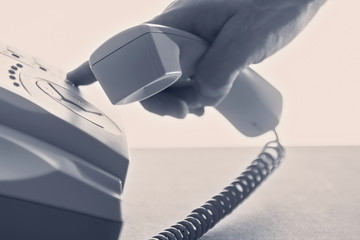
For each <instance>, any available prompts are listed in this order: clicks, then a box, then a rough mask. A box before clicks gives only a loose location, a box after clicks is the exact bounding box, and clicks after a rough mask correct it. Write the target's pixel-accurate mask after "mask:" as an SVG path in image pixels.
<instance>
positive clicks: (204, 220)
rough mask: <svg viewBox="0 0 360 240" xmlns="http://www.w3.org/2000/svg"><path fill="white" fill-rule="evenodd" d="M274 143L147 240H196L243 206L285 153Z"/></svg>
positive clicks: (277, 142) (265, 147) (277, 141)
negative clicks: (199, 203)
mask: <svg viewBox="0 0 360 240" xmlns="http://www.w3.org/2000/svg"><path fill="white" fill-rule="evenodd" d="M274 133H275V136H276V140H274V141H271V142H268V143H267V144H265V146H264V148H263V149H262V151H261V153H260V154H259V155H258V157H257V158H256V159H255V160H254V161H252V163H251V164H250V166H249V167H247V168H246V170H245V171H244V172H243V173H242V174H241V175H240V176H239V177H237V178H236V179H235V180H234V181H233V182H232V183H231V184H230V185H229V186H227V187H225V188H224V190H223V191H222V192H221V193H219V194H217V195H216V196H214V197H213V198H212V199H210V200H209V201H207V202H206V203H205V204H203V205H202V206H201V207H199V208H196V209H194V210H193V211H192V212H191V213H190V214H189V215H188V216H187V217H186V218H185V219H184V220H182V221H180V222H178V223H176V224H175V225H173V226H171V227H170V228H167V229H166V230H164V231H162V232H161V233H159V234H158V235H156V236H154V237H152V238H151V239H150V240H197V239H199V238H200V237H201V236H203V235H204V234H205V233H206V232H207V231H208V230H210V229H211V228H212V227H214V226H215V225H216V224H217V223H218V222H219V221H220V220H221V219H223V218H224V217H225V216H226V215H228V214H229V213H231V212H232V211H233V210H234V209H235V208H236V207H237V206H238V205H239V204H240V203H242V202H243V201H244V200H245V199H246V198H247V197H248V196H249V195H250V194H251V193H252V192H253V191H254V190H255V189H256V188H257V187H258V186H259V185H260V184H261V183H262V182H263V181H264V180H265V179H266V178H267V176H269V175H270V174H271V173H272V172H273V171H274V170H275V169H276V168H277V167H278V166H279V164H280V162H281V160H282V159H283V157H284V153H285V150H284V148H283V146H282V145H281V144H280V142H279V138H278V135H277V133H276V132H275V131H274Z"/></svg>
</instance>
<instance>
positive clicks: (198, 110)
mask: <svg viewBox="0 0 360 240" xmlns="http://www.w3.org/2000/svg"><path fill="white" fill-rule="evenodd" d="M189 113H192V114H194V115H196V116H199V117H201V116H203V115H204V113H205V109H204V107H199V108H190V109H189Z"/></svg>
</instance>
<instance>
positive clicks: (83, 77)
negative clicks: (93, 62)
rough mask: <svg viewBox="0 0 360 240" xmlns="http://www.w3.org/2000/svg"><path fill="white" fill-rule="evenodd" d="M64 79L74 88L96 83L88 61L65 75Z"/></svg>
mask: <svg viewBox="0 0 360 240" xmlns="http://www.w3.org/2000/svg"><path fill="white" fill-rule="evenodd" d="M66 79H68V80H70V81H71V82H72V83H73V84H74V85H76V86H78V85H88V84H91V83H93V82H95V81H96V78H95V76H94V74H93V72H92V71H91V68H90V65H89V62H88V61H86V62H84V63H83V64H81V65H80V66H79V67H77V68H75V69H74V70H72V71H71V72H69V73H68V74H67V75H66Z"/></svg>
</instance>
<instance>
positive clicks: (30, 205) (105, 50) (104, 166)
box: [0, 24, 283, 240]
mask: <svg viewBox="0 0 360 240" xmlns="http://www.w3.org/2000/svg"><path fill="white" fill-rule="evenodd" d="M207 48H208V44H207V43H206V42H205V41H204V40H202V39H200V38H198V37H197V36H194V35H192V34H190V33H187V32H184V31H181V30H178V29H173V28H169V27H165V26H160V25H153V24H142V25H140V26H137V27H134V28H131V29H128V30H126V31H124V32H121V33H119V34H117V35H115V36H114V37H113V38H111V39H110V40H108V41H107V42H105V43H104V44H103V45H101V46H100V47H99V48H98V49H97V50H96V51H95V52H94V53H93V54H92V55H91V57H90V60H89V62H86V63H84V64H83V65H81V66H80V67H79V68H78V69H76V70H74V71H72V72H70V73H69V74H67V76H66V74H64V73H62V72H60V71H58V70H57V69H53V68H51V67H48V66H46V65H45V64H43V63H40V62H39V61H38V60H36V59H34V58H31V57H29V56H26V55H24V54H21V53H20V52H18V51H15V50H13V49H12V48H9V47H7V46H3V47H0V76H1V78H0V110H1V112H2V114H1V117H0V151H1V156H0V211H1V214H0V228H1V231H0V238H1V239H25V238H26V239H28V238H29V239H30V238H31V239H53V240H57V239H88V240H91V239H117V238H118V237H119V233H120V230H121V225H122V219H121V209H120V196H121V193H122V189H123V186H124V183H125V179H126V172H127V168H128V163H129V155H128V148H127V143H126V136H125V134H124V130H123V129H122V128H121V127H120V125H119V124H115V123H114V122H113V120H111V119H110V118H109V117H107V115H106V114H105V113H103V112H102V111H101V110H100V109H99V108H97V107H95V106H94V105H93V104H91V103H90V102H89V101H91V100H93V101H95V98H93V99H88V98H89V97H88V96H87V97H84V92H83V90H81V89H79V88H78V87H77V86H76V85H77V79H76V77H74V76H77V77H79V76H82V77H86V78H87V80H88V83H91V82H93V81H94V80H98V81H99V82H100V84H101V86H102V88H103V89H104V91H105V93H106V95H107V97H108V98H109V99H110V101H111V102H112V103H113V104H127V103H131V102H135V101H139V100H143V99H145V98H147V97H150V96H152V95H154V94H156V93H158V92H160V91H162V90H163V89H165V88H167V87H178V86H183V85H186V84H191V81H188V77H190V76H191V75H192V73H193V72H194V67H195V65H196V63H197V62H198V61H199V59H200V58H201V56H202V55H203V53H204V52H205V51H206V49H207ZM139 69H140V71H139ZM179 78H180V80H179ZM178 80H179V81H178ZM85 98H86V99H85ZM90 98H91V97H90ZM103 104H106V103H103ZM281 106H282V99H281V95H280V93H279V92H278V91H277V90H276V89H275V88H273V87H272V86H271V85H270V84H269V83H268V82H266V81H265V80H264V79H263V78H262V77H261V76H259V75H258V74H256V73H255V72H254V71H253V70H251V69H245V70H244V71H242V72H240V73H239V76H238V78H237V80H236V81H235V83H234V85H233V87H232V89H231V91H230V93H229V94H228V95H227V96H226V98H225V99H224V100H223V101H222V102H221V103H220V104H219V105H217V106H216V107H215V108H216V109H217V110H218V111H219V112H220V113H221V114H223V115H224V117H225V118H227V119H228V120H229V121H230V122H231V123H232V124H233V125H234V126H235V128H237V129H238V130H239V131H240V132H242V133H243V134H245V135H247V136H258V135H260V134H262V133H264V132H267V131H269V130H273V129H275V127H276V125H277V124H278V122H279V117H280V114H281ZM282 153H283V149H282V147H281V145H280V144H279V142H278V141H277V140H276V141H273V142H270V143H269V144H267V145H266V146H265V147H264V150H263V151H262V152H261V154H260V155H259V157H258V158H257V159H256V160H255V161H253V163H252V165H251V166H250V167H249V168H248V169H247V171H245V172H244V173H243V175H241V176H240V177H239V178H237V180H236V181H234V182H233V183H232V184H231V186H229V187H227V188H226V189H225V191H224V192H222V193H221V194H220V195H219V196H217V197H214V198H213V199H212V200H211V201H209V202H207V203H206V204H205V205H204V206H202V207H201V208H198V209H196V210H194V212H193V213H192V214H191V215H189V216H188V218H186V219H185V220H183V221H181V222H179V223H178V224H176V225H174V226H172V227H171V228H169V229H167V230H165V231H164V232H162V233H160V234H159V235H157V236H155V237H154V239H197V238H199V237H200V236H201V235H202V234H204V233H205V232H206V231H207V230H208V229H209V228H211V227H212V226H213V225H215V224H216V222H217V221H219V220H220V219H221V218H222V217H224V216H225V215H226V214H228V213H229V212H231V210H232V209H233V208H234V207H236V206H237V205H238V204H239V203H240V202H241V201H242V200H243V199H244V198H246V197H247V196H248V195H249V194H250V193H251V192H252V190H254V189H255V188H256V186H258V185H259V184H260V183H261V181H262V180H263V179H265V178H266V176H267V175H268V174H269V173H271V172H272V170H273V169H274V168H275V167H276V166H277V165H278V164H279V161H280V160H281V158H282Z"/></svg>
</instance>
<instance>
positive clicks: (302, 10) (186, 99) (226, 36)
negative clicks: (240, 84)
mask: <svg viewBox="0 0 360 240" xmlns="http://www.w3.org/2000/svg"><path fill="white" fill-rule="evenodd" d="M325 1H326V0H177V1H175V2H173V3H172V4H171V5H170V6H169V7H168V8H167V9H166V10H165V12H163V13H162V14H161V15H159V16H157V17H155V18H154V19H153V20H151V21H149V22H150V23H155V24H160V25H165V26H169V27H173V28H178V29H181V30H184V31H187V32H190V33H192V34H195V35H197V36H199V37H202V38H204V39H205V40H207V41H208V42H209V43H210V48H209V49H208V51H207V52H206V53H205V55H204V56H203V58H202V59H201V60H200V62H199V63H198V65H197V67H196V73H195V76H194V80H195V85H194V86H193V87H186V88H177V89H176V90H174V89H171V88H170V89H167V90H165V91H162V92H160V93H158V94H156V95H154V96H152V97H150V98H148V99H146V100H144V101H142V102H141V104H142V105H143V106H144V107H145V108H146V109H147V110H149V111H151V112H154V113H157V114H160V115H170V116H174V117H177V118H184V117H185V116H186V115H187V113H189V112H190V113H194V114H196V115H202V114H203V113H204V106H211V105H215V104H216V103H218V102H219V101H220V100H221V99H222V98H223V97H225V96H226V94H227V93H228V91H229V90H230V88H231V86H232V83H233V82H234V80H235V78H236V76H237V74H238V72H239V71H241V70H242V69H244V68H246V67H248V66H249V65H250V64H254V63H259V62H261V61H262V60H264V59H265V58H267V57H269V56H271V55H272V54H274V53H275V52H277V51H278V50H280V49H281V48H283V47H284V46H285V45H287V44H288V43H289V42H290V41H291V40H292V39H293V38H294V37H295V36H296V35H297V34H298V33H299V32H300V31H301V30H302V29H303V28H304V27H305V26H306V25H307V23H308V22H309V21H310V20H311V19H312V17H313V16H314V15H315V13H316V12H317V11H318V10H319V8H320V7H321V6H322V4H323V3H324V2H325Z"/></svg>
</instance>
